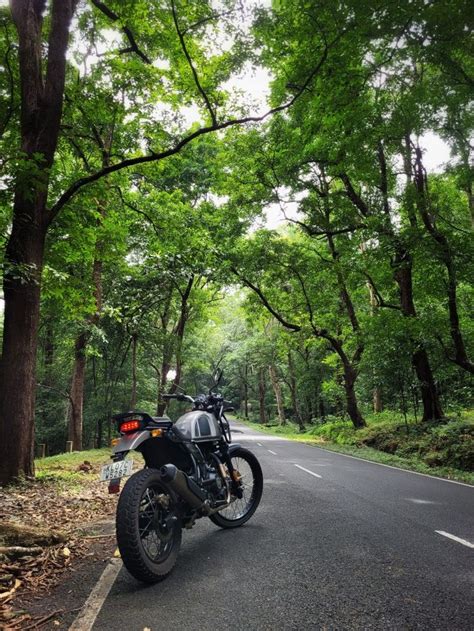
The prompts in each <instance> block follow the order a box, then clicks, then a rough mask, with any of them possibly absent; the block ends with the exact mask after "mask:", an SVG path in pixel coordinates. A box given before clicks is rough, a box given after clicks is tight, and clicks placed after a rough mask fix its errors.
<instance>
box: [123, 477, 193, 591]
mask: <svg viewBox="0 0 474 631" xmlns="http://www.w3.org/2000/svg"><path fill="white" fill-rule="evenodd" d="M116 529H117V544H118V548H119V551H120V555H121V557H122V561H123V564H124V565H125V567H126V568H127V570H128V571H129V572H130V574H131V575H132V576H134V577H135V578H136V579H137V580H139V581H142V582H144V583H157V582H158V581H162V580H163V579H164V578H166V577H167V576H168V574H169V573H170V572H171V570H172V569H173V567H174V565H175V563H176V559H177V556H178V552H179V548H180V546H181V523H180V521H179V519H178V518H177V516H176V514H175V498H174V497H173V496H172V495H170V492H169V490H167V489H166V488H165V487H164V486H163V484H162V483H161V481H160V474H159V472H158V471H157V470H156V469H143V470H142V471H138V472H137V473H135V474H134V475H132V476H131V477H130V478H129V479H128V481H127V483H126V484H125V486H124V488H123V491H122V493H121V494H120V498H119V502H118V505H117V519H116Z"/></svg>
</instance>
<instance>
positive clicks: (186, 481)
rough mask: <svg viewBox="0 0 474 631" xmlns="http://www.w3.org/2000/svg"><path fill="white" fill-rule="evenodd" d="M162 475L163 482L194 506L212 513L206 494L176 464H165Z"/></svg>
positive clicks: (161, 470) (161, 471)
mask: <svg viewBox="0 0 474 631" xmlns="http://www.w3.org/2000/svg"><path fill="white" fill-rule="evenodd" d="M160 475H161V479H162V481H163V483H164V484H166V485H167V486H168V487H169V488H170V489H172V490H173V491H174V492H175V493H176V494H177V495H179V496H180V497H182V498H183V500H184V501H185V502H187V503H188V504H189V505H190V506H192V508H194V509H196V510H202V511H203V512H204V514H205V515H208V514H209V513H210V511H211V508H210V506H209V501H208V499H207V496H206V494H205V493H204V492H203V491H202V489H201V488H200V487H199V486H198V485H197V484H196V482H194V480H192V479H191V478H190V477H189V476H188V475H186V473H184V471H181V470H180V469H178V468H177V467H175V466H174V464H165V465H164V466H163V467H161V469H160Z"/></svg>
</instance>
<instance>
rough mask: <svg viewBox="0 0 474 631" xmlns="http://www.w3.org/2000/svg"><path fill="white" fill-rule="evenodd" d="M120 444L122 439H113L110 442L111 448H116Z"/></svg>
mask: <svg viewBox="0 0 474 631" xmlns="http://www.w3.org/2000/svg"><path fill="white" fill-rule="evenodd" d="M119 442H120V438H112V440H111V441H110V446H111V447H115V445H118V444H119Z"/></svg>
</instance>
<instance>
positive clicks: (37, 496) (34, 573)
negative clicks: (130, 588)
mask: <svg viewBox="0 0 474 631" xmlns="http://www.w3.org/2000/svg"><path fill="white" fill-rule="evenodd" d="M97 472H98V467H97V471H95V472H93V473H97ZM90 473H91V471H90V469H89V467H88V473H85V472H84V473H83V474H80V475H81V476H84V479H83V480H82V479H80V481H79V483H78V480H77V478H75V479H74V483H73V484H72V485H68V484H65V483H64V481H60V482H58V481H54V480H46V481H45V480H42V481H33V482H27V483H26V482H25V483H23V484H22V485H20V486H14V487H7V488H0V629H11V630H12V631H13V630H17V629H28V628H41V629H43V628H49V626H51V625H52V626H51V628H55V629H58V628H67V627H63V626H62V625H63V622H62V621H63V619H64V620H66V619H68V616H69V617H70V618H71V619H73V618H74V617H75V615H76V614H75V613H74V612H73V611H72V610H74V609H77V608H78V607H80V606H81V605H82V604H83V601H84V600H85V598H87V595H88V591H87V590H88V589H89V591H90V586H91V585H93V584H94V582H95V580H96V578H95V574H94V572H93V571H92V569H91V568H93V567H95V568H96V570H97V572H96V573H97V574H98V575H100V573H101V571H102V570H101V568H103V567H104V561H105V560H106V559H108V558H110V556H111V555H112V554H113V551H114V546H115V531H114V519H113V517H114V514H115V506H116V502H117V497H116V496H110V495H108V494H107V488H106V486H105V485H103V484H101V483H99V482H98V481H97V477H96V476H95V475H92V476H91V475H90ZM77 475H79V474H77ZM83 593H84V594H85V597H84V599H83V600H81V598H82V594H83ZM55 612H58V613H56V614H55V615H53V616H52V617H51V618H48V619H45V618H46V617H47V616H49V615H50V614H54V613H55ZM71 612H72V613H71ZM35 624H36V626H33V625H35Z"/></svg>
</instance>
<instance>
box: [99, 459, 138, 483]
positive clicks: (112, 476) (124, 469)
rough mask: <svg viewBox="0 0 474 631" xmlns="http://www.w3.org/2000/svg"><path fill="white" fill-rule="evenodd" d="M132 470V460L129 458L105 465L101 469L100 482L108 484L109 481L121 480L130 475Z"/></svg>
mask: <svg viewBox="0 0 474 631" xmlns="http://www.w3.org/2000/svg"><path fill="white" fill-rule="evenodd" d="M132 469H133V460H132V459H131V458H128V459H127V460H119V461H118V462H113V463H112V464H107V465H105V467H102V469H101V471H100V481H101V482H108V481H109V480H117V479H119V478H123V477H125V476H126V475H130V474H131V473H132Z"/></svg>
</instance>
